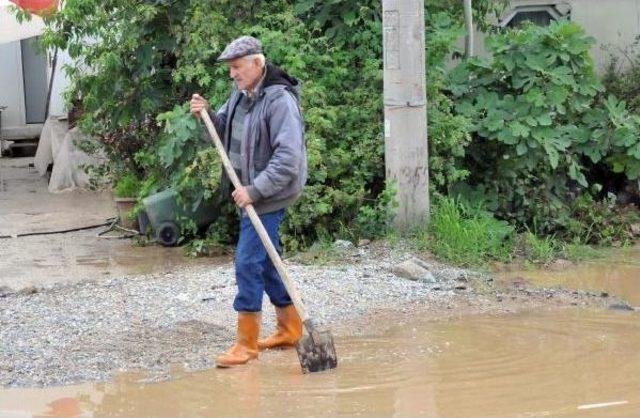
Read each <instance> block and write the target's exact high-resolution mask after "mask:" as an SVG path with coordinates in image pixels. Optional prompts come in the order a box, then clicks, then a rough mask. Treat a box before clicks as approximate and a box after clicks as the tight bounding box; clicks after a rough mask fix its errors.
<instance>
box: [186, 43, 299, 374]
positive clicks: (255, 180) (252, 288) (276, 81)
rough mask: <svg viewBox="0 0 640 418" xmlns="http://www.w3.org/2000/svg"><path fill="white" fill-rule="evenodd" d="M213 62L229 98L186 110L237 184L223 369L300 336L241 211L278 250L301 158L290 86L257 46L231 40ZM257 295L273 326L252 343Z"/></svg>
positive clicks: (293, 84)
mask: <svg viewBox="0 0 640 418" xmlns="http://www.w3.org/2000/svg"><path fill="white" fill-rule="evenodd" d="M218 61H222V62H225V63H226V64H227V65H228V67H229V75H230V76H231V78H232V79H233V81H234V87H233V90H232V92H231V96H230V97H229V100H227V102H226V103H225V104H224V105H223V106H222V107H221V108H220V109H219V110H218V111H217V112H216V113H215V114H214V113H213V112H211V110H210V108H209V103H208V102H207V100H205V99H204V98H202V97H201V96H199V95H198V94H194V95H193V97H192V99H191V112H192V113H193V114H195V115H198V114H199V113H200V111H201V110H202V109H206V110H207V111H208V112H209V115H211V117H212V120H213V121H214V123H215V125H216V130H217V131H218V132H219V133H220V135H221V138H222V141H223V143H224V146H225V149H226V150H227V153H228V155H229V159H230V160H231V163H232V165H233V168H234V169H235V170H236V172H237V173H238V177H239V178H240V181H241V182H242V185H243V186H242V187H241V188H239V189H236V190H234V191H233V193H232V194H231V196H232V197H233V199H234V201H235V203H236V205H238V206H239V207H240V208H241V209H240V210H241V220H240V238H239V240H238V247H237V250H236V259H235V269H236V284H237V286H238V293H237V295H236V298H235V300H234V303H233V307H234V309H235V310H236V311H237V312H238V326H237V341H236V343H235V345H233V347H231V349H230V350H229V351H227V352H226V353H224V354H222V355H220V356H218V358H217V359H216V365H217V366H218V367H231V366H235V365H239V364H245V363H247V362H248V361H250V360H252V359H255V358H257V357H258V351H259V350H265V349H271V348H277V347H278V348H285V347H293V346H294V345H295V343H296V342H297V341H298V340H299V339H300V337H301V336H302V322H301V321H300V317H299V316H298V313H297V312H296V310H295V308H294V306H293V304H292V301H291V298H290V297H289V294H288V293H287V290H286V289H285V287H284V284H283V282H282V279H281V278H280V275H279V274H278V272H277V271H276V269H275V267H274V266H273V264H272V263H271V260H270V259H269V256H268V255H267V252H266V250H265V248H264V246H263V245H262V242H261V241H260V238H259V236H258V234H257V232H256V230H255V229H254V228H253V225H252V224H251V221H250V220H249V218H248V217H247V216H246V213H244V210H242V208H244V207H245V206H246V205H249V204H251V205H253V206H254V207H255V209H256V212H257V213H258V214H259V216H260V219H261V221H262V223H263V224H264V226H265V228H266V230H267V232H268V233H269V237H270V238H271V241H272V242H273V244H274V245H275V246H276V248H277V249H278V251H281V250H282V249H281V248H280V238H279V235H278V228H279V226H280V223H281V222H282V218H283V216H284V213H285V209H286V208H287V207H288V206H289V205H291V204H292V203H293V202H295V201H296V199H297V198H298V197H299V196H300V194H301V193H302V188H303V186H304V184H305V182H306V178H307V159H306V149H305V144H304V139H303V135H304V126H303V120H302V114H301V111H300V104H299V89H300V84H299V82H298V80H297V79H295V78H294V77H291V76H289V75H288V74H286V73H285V72H284V71H282V70H281V69H279V68H277V67H275V66H274V65H272V64H270V63H266V62H265V57H264V55H263V54H262V45H261V43H260V41H259V40H258V39H256V38H253V37H250V36H243V37H240V38H238V39H236V40H234V41H233V42H231V43H230V44H229V45H228V46H227V47H226V48H225V50H224V51H223V53H222V54H221V55H220V57H218ZM229 189H230V182H229V179H228V178H227V176H226V175H223V180H222V184H221V190H222V193H223V194H224V195H225V196H228V192H229ZM263 292H266V293H267V295H268V296H269V299H270V300H271V303H272V304H273V305H275V309H276V316H277V328H276V332H275V334H273V335H271V336H270V337H268V338H266V339H264V340H260V341H258V335H259V333H260V319H261V310H262V297H263Z"/></svg>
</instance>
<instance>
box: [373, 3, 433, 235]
mask: <svg viewBox="0 0 640 418" xmlns="http://www.w3.org/2000/svg"><path fill="white" fill-rule="evenodd" d="M382 9H383V21H382V22H383V43H384V117H385V121H384V136H385V165H386V178H387V180H392V181H395V182H396V186H397V199H398V203H399V207H398V208H397V212H396V216H395V220H394V224H395V227H396V228H398V229H400V230H405V231H406V230H410V229H412V228H415V227H417V226H419V225H422V224H424V222H426V221H427V220H428V218H429V169H428V148H427V98H426V75H425V72H426V69H425V55H424V54H425V28H424V0H383V1H382Z"/></svg>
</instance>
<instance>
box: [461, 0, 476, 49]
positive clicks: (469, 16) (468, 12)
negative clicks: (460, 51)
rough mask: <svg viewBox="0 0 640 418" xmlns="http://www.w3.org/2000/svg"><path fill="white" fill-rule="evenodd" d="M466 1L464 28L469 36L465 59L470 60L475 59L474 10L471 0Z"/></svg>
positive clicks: (467, 37) (466, 43)
mask: <svg viewBox="0 0 640 418" xmlns="http://www.w3.org/2000/svg"><path fill="white" fill-rule="evenodd" d="M463 1H464V26H465V28H466V30H467V36H466V37H465V42H464V57H465V58H466V59H469V58H471V57H473V55H474V53H473V35H474V33H473V9H472V7H471V0H463Z"/></svg>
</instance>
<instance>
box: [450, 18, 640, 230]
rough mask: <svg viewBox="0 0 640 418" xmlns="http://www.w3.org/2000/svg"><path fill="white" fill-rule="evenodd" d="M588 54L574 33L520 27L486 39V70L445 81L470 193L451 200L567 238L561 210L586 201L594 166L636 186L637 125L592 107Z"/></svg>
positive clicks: (615, 109) (567, 214) (566, 214)
mask: <svg viewBox="0 0 640 418" xmlns="http://www.w3.org/2000/svg"><path fill="white" fill-rule="evenodd" d="M592 44H593V39H591V38H590V37H588V36H586V35H585V33H584V31H583V30H582V29H581V28H580V27H579V26H578V25H577V24H575V23H567V22H555V23H552V24H551V25H550V26H549V27H538V26H534V25H528V26H525V27H524V28H522V29H516V30H509V31H506V32H504V33H500V34H496V35H493V36H491V37H490V38H489V39H488V47H489V51H490V52H491V53H492V54H493V56H492V58H491V60H490V61H484V60H470V61H468V62H466V63H463V64H462V65H460V66H458V67H457V68H456V69H455V70H454V71H453V72H452V73H451V76H450V79H449V81H450V85H449V88H450V89H451V92H452V94H453V96H454V97H455V98H456V110H457V112H459V114H461V115H463V116H465V117H467V118H469V119H470V120H471V121H472V127H471V131H472V133H473V140H472V141H471V143H470V144H469V146H468V147H467V148H466V160H465V165H466V167H465V168H466V169H467V170H468V171H469V172H470V173H471V174H470V176H469V177H468V179H467V182H466V183H467V186H471V187H466V188H462V189H461V190H467V191H468V190H474V191H475V193H479V194H484V195H485V199H486V200H487V201H489V202H491V204H492V206H491V209H492V210H495V213H496V214H497V216H498V217H499V218H501V219H506V220H508V221H509V222H512V223H513V224H515V225H518V226H519V227H521V228H524V227H525V226H531V227H533V226H534V225H535V231H534V232H535V233H537V234H553V233H556V232H562V231H565V232H571V231H572V229H570V228H568V225H569V224H570V223H571V219H572V218H571V217H572V208H571V202H572V201H573V199H574V197H575V196H576V195H581V194H584V193H589V191H590V186H591V184H589V181H588V175H589V173H590V171H591V170H592V169H593V167H595V165H596V164H604V165H605V167H606V169H607V170H609V172H616V173H624V174H625V175H626V176H627V177H628V178H629V179H636V178H638V176H640V128H639V126H640V119H639V117H638V116H636V115H633V114H631V113H629V112H628V111H627V109H626V107H625V103H624V102H621V101H619V100H618V99H616V98H615V97H614V96H609V97H607V98H606V99H604V98H603V97H602V95H601V92H602V91H603V87H602V84H601V83H600V81H599V80H598V78H597V77H596V74H595V71H594V66H593V60H592V58H591V55H590V48H591V46H592ZM569 235H570V234H569ZM569 238H570V237H569Z"/></svg>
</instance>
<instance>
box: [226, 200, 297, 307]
mask: <svg viewBox="0 0 640 418" xmlns="http://www.w3.org/2000/svg"><path fill="white" fill-rule="evenodd" d="M284 212H285V210H284V209H280V210H278V211H276V212H270V213H264V214H262V215H260V220H261V221H262V224H263V225H264V227H265V229H266V230H267V233H268V234H269V238H271V242H272V243H273V245H274V246H275V247H276V249H277V250H278V253H282V247H281V245H280V236H279V234H278V228H279V227H280V223H281V222H282V218H283V217H284ZM235 267H236V284H237V286H238V294H237V295H236V298H235V300H234V302H233V309H235V310H236V311H237V312H260V311H261V310H262V296H263V292H266V293H267V295H268V296H269V299H270V300H271V303H273V304H274V305H275V306H277V307H285V306H288V305H291V304H292V303H293V302H292V301H291V298H290V297H289V293H287V289H286V288H285V287H284V283H282V279H281V278H280V274H278V271H277V270H276V268H275V267H274V265H273V263H272V262H271V259H270V258H269V255H268V254H267V250H265V248H264V245H263V244H262V241H260V236H258V233H257V232H256V230H255V228H254V227H253V225H252V224H251V220H250V219H249V217H248V216H242V219H241V220H240V239H239V240H238V248H237V249H236V260H235Z"/></svg>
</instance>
